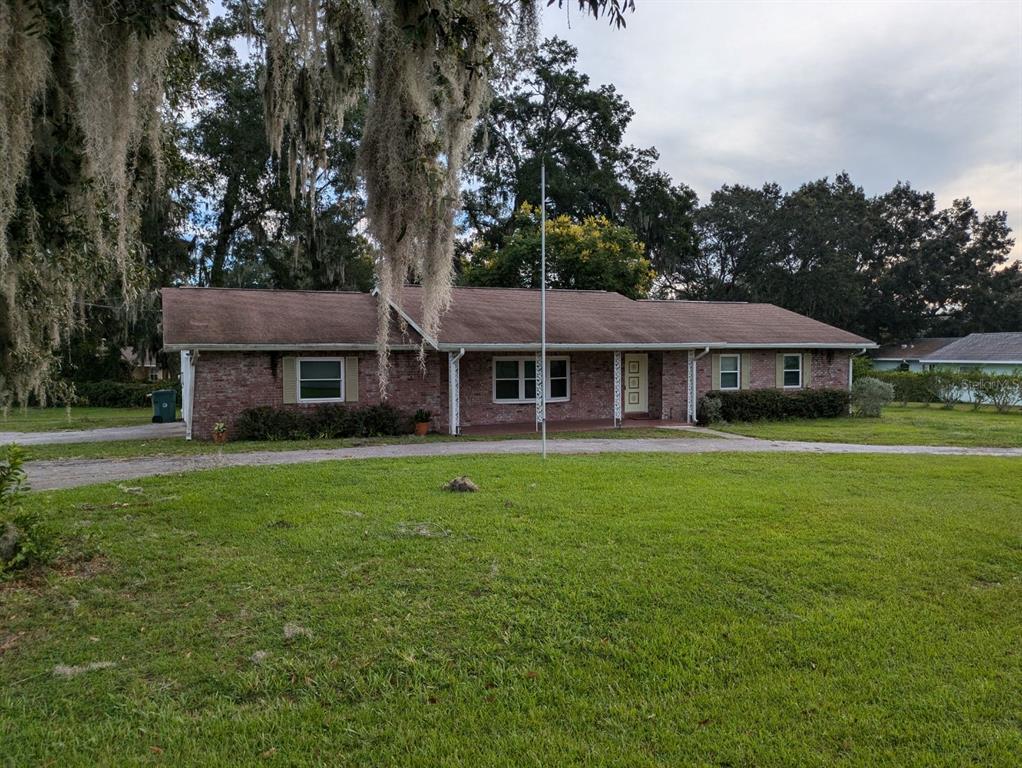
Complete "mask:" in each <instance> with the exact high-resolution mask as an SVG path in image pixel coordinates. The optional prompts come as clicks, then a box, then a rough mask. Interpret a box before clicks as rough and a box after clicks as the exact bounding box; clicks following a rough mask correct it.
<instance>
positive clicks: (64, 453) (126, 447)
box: [25, 428, 712, 459]
mask: <svg viewBox="0 0 1022 768" xmlns="http://www.w3.org/2000/svg"><path fill="white" fill-rule="evenodd" d="M705 437H712V435H707V434H705V433H701V432H691V431H687V430H678V429H656V428H630V429H600V430H591V431H586V432H551V433H550V434H549V438H550V439H551V440H555V439H559V440H582V439H588V438H600V439H626V438H660V439H671V438H677V439H692V438H696V439H698V438H705ZM538 439H539V435H537V434H533V433H528V434H519V435H485V436H462V437H451V436H449V435H428V436H426V437H415V436H413V435H402V436H400V437H372V438H365V437H361V438H343V439H337V440H269V441H259V440H238V441H232V442H229V443H226V444H224V445H223V446H218V445H215V444H214V443H211V442H209V441H208V440H192V441H187V440H185V439H183V438H180V437H163V438H157V439H154V440H112V441H107V442H100V443H68V444H56V445H31V446H26V447H25V453H26V456H27V458H28V459H126V458H136V457H140V456H169V455H174V456H182V455H184V456H195V455H199V454H205V453H217V452H219V451H220V450H221V449H222V450H223V452H224V453H249V452H251V451H302V450H311V449H319V448H351V447H354V446H361V445H394V444H415V443H424V442H431V443H443V442H451V441H466V440H467V441H477V440H538Z"/></svg>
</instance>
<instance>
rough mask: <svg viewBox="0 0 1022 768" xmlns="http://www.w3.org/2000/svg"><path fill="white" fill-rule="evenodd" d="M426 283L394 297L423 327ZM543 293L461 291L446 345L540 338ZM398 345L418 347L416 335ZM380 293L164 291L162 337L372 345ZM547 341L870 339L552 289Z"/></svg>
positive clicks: (793, 320)
mask: <svg viewBox="0 0 1022 768" xmlns="http://www.w3.org/2000/svg"><path fill="white" fill-rule="evenodd" d="M421 296H422V294H421V289H420V288H417V287H415V286H407V287H405V288H404V289H402V291H401V293H400V295H399V296H398V297H397V299H396V303H397V304H398V305H399V306H400V307H401V309H402V310H403V312H404V314H405V315H407V316H408V318H409V319H410V320H411V321H412V323H413V324H415V325H419V326H420V327H421V317H422V312H421ZM539 302H540V299H539V292H538V291H535V290H526V289H514V288H455V289H454V292H453V299H452V303H451V308H450V310H449V311H448V312H447V314H445V315H444V317H443V319H442V321H441V330H440V338H439V339H438V340H437V341H438V343H439V344H440V346H441V347H453V348H457V347H461V346H466V347H475V346H486V345H504V346H518V347H524V348H530V347H531V346H533V345H537V344H538V342H539ZM398 333H399V332H398V330H397V329H396V327H395V331H394V332H393V334H392V337H391V344H392V345H394V346H397V345H405V344H408V345H414V344H417V343H418V341H419V339H418V337H417V336H416V335H415V334H414V332H413V331H411V330H409V332H408V335H406V336H403V337H401V336H398ZM375 337H376V298H375V297H374V296H371V295H369V294H365V293H339V292H326V291H279V290H244V289H213V288H166V289H164V291H163V338H164V344H165V346H166V347H167V348H168V349H184V348H199V349H201V348H203V347H206V348H209V347H228V348H230V347H261V348H264V349H273V348H299V347H304V348H316V347H329V346H333V347H358V346H364V347H366V348H371V347H372V346H373V344H374V340H375ZM547 342H548V343H549V344H551V345H555V346H557V345H561V346H566V345H574V346H591V345H605V346H622V347H626V346H632V347H639V346H644V345H645V346H650V347H669V346H676V347H683V346H689V347H691V346H720V345H724V344H731V345H764V346H767V345H769V346H784V345H814V346H819V347H834V346H838V347H841V346H845V347H853V346H854V347H863V346H871V345H872V342H870V341H869V340H867V339H864V338H862V337H861V336H856V335H855V334H852V333H848V332H847V331H842V330H841V329H839V328H834V327H833V326H830V325H826V324H824V323H820V322H817V321H815V320H812V319H810V318H808V317H805V316H803V315H799V314H796V313H795V312H789V311H788V310H785V309H781V308H780V307H775V306H773V305H772V304H746V303H741V302H699V301H632V300H631V299H628V298H626V297H624V296H621V295H620V294H617V293H609V292H605V291H564V290H551V291H548V292H547Z"/></svg>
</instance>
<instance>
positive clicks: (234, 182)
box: [209, 174, 240, 288]
mask: <svg viewBox="0 0 1022 768" xmlns="http://www.w3.org/2000/svg"><path fill="white" fill-rule="evenodd" d="M239 187H240V181H239V179H238V176H237V174H231V175H230V176H228V177H227V191H226V192H225V193H224V204H223V207H222V208H221V210H220V217H219V218H218V219H217V232H216V243H215V244H214V246H213V264H212V266H211V267H210V270H209V284H210V285H211V286H214V287H217V288H219V287H222V286H223V284H224V265H225V263H226V261H227V248H228V246H229V245H230V243H231V235H232V234H233V233H234V211H235V209H236V208H237V206H238V193H239V191H240V189H239Z"/></svg>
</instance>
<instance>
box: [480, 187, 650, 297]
mask: <svg viewBox="0 0 1022 768" xmlns="http://www.w3.org/2000/svg"><path fill="white" fill-rule="evenodd" d="M546 246H547V250H546V253H547V256H546V263H547V285H548V286H549V287H551V288H574V289H582V290H602V291H616V292H617V293H621V294H624V295H625V296H629V297H631V298H643V297H645V296H646V295H647V294H648V292H649V289H650V286H651V284H652V281H653V276H654V273H653V270H652V269H651V267H650V263H649V260H648V259H647V258H646V257H645V255H644V254H643V247H642V243H640V242H639V241H638V240H636V239H635V234H634V233H633V232H632V231H631V230H630V229H628V228H627V227H622V226H620V225H617V224H612V223H611V222H610V221H609V220H608V219H607V218H606V217H605V216H587V217H585V218H584V219H582V220H577V219H573V218H572V217H570V216H566V215H564V214H562V215H560V216H555V217H554V218H553V219H550V220H549V221H547V229H546ZM461 278H462V283H463V284H464V285H478V286H504V287H508V286H511V287H522V288H537V287H539V285H540V216H539V209H538V208H537V207H535V206H533V205H530V204H529V203H523V204H522V205H521V207H520V208H519V209H518V211H517V212H516V214H515V216H514V219H513V221H512V229H511V231H510V233H509V234H508V236H507V237H506V238H505V239H504V241H503V243H501V244H500V245H499V246H490V245H486V244H481V245H480V246H479V248H478V250H477V251H476V252H475V254H473V257H472V260H471V262H470V263H469V264H468V265H467V266H466V268H465V270H464V271H463V273H462V275H461Z"/></svg>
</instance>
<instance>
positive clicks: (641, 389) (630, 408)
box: [624, 354, 649, 413]
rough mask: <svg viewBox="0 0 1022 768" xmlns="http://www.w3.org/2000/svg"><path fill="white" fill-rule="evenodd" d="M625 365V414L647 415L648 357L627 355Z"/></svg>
mask: <svg viewBox="0 0 1022 768" xmlns="http://www.w3.org/2000/svg"><path fill="white" fill-rule="evenodd" d="M624 364H625V413H646V412H647V411H648V410H649V387H648V386H647V383H646V370H647V360H646V355H645V354H631V355H625V359H624Z"/></svg>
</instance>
